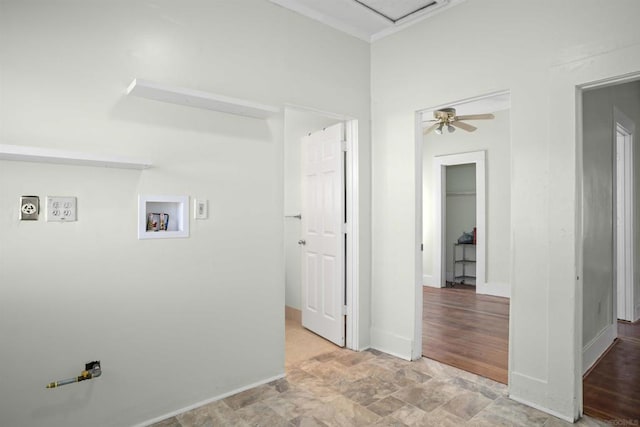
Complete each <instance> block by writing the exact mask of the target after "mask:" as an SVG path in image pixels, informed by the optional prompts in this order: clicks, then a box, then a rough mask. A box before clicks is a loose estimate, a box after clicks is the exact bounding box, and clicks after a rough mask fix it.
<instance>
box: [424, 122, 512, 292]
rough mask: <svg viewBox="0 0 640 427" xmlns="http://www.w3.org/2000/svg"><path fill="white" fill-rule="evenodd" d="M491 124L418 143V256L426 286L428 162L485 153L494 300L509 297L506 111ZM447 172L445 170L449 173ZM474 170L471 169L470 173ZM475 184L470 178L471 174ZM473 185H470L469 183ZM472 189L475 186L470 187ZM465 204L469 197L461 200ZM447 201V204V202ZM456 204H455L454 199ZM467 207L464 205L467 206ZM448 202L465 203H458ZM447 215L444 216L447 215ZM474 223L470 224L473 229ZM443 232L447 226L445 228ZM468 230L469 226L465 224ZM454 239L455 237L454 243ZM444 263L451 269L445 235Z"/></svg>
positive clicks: (429, 261) (430, 248)
mask: <svg viewBox="0 0 640 427" xmlns="http://www.w3.org/2000/svg"><path fill="white" fill-rule="evenodd" d="M493 114H494V115H495V119H493V120H483V121H477V122H473V124H474V126H477V127H478V130H476V131H475V132H473V133H468V132H464V131H461V130H458V131H456V132H454V133H447V132H445V133H443V134H442V135H438V134H435V133H433V132H432V133H428V134H427V135H426V136H425V137H424V140H423V145H422V150H423V151H422V152H423V163H422V167H423V175H422V191H423V193H422V194H423V198H422V206H423V209H422V215H423V222H422V234H423V239H424V243H425V249H426V250H425V251H424V252H423V266H422V268H423V276H424V280H425V283H427V282H428V280H429V279H430V278H431V277H432V275H433V268H434V266H433V256H434V251H435V250H436V249H435V248H434V243H433V227H434V219H433V211H434V207H433V206H434V201H433V198H434V195H433V184H432V182H433V158H434V157H435V156H442V155H448V154H455V153H464V152H470V151H481V150H484V151H486V153H487V163H486V170H487V172H486V179H487V181H486V191H487V194H486V203H487V234H486V235H487V246H486V248H487V258H486V259H487V262H486V263H487V265H486V276H485V277H486V279H485V280H486V283H487V284H488V286H487V289H490V290H492V291H493V292H494V293H495V294H496V295H499V296H509V294H510V285H509V283H510V281H509V266H510V264H511V263H510V260H511V250H510V245H511V238H510V231H509V224H510V222H511V214H510V213H511V158H510V139H509V138H510V137H509V129H510V122H509V110H503V111H495V112H493ZM448 169H449V168H447V170H448ZM473 169H474V170H475V167H474V168H473ZM474 179H475V175H474ZM474 182H475V181H474ZM474 185H475V184H474ZM466 198H467V199H469V197H466ZM448 199H449V198H447V203H449V200H448ZM455 199H460V196H456V197H455ZM467 202H468V201H467ZM452 203H464V202H462V201H461V200H455V201H452ZM447 215H449V212H447ZM473 223H475V220H474V221H473V222H472V224H473ZM447 228H448V226H447ZM466 231H469V225H466ZM457 237H459V235H458V236H454V240H453V241H455V240H456V239H457ZM447 238H448V240H447V241H446V246H445V247H446V248H447V261H446V264H445V267H446V268H447V269H448V270H447V271H450V270H451V268H452V267H451V254H452V251H453V248H452V247H451V243H453V241H452V240H451V236H447Z"/></svg>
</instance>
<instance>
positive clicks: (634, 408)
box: [582, 322, 640, 425]
mask: <svg viewBox="0 0 640 427" xmlns="http://www.w3.org/2000/svg"><path fill="white" fill-rule="evenodd" d="M582 387H583V407H584V413H585V414H587V415H590V416H592V417H596V418H600V419H603V420H607V421H616V423H615V424H616V425H640V322H636V323H628V322H618V339H617V340H616V342H615V343H614V344H613V346H612V347H611V348H610V349H609V351H608V352H607V353H606V354H605V356H604V357H603V358H602V359H601V360H600V361H599V362H598V363H597V364H596V366H595V367H594V368H593V369H592V370H591V371H590V372H589V373H588V374H587V376H586V377H585V378H584V380H583V382H582Z"/></svg>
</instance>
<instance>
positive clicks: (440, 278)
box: [433, 150, 487, 294]
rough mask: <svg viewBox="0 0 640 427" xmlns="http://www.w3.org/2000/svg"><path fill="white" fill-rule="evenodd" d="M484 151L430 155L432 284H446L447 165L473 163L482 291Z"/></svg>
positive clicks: (479, 288)
mask: <svg viewBox="0 0 640 427" xmlns="http://www.w3.org/2000/svg"><path fill="white" fill-rule="evenodd" d="M485 160H486V151H484V150H483V151H473V152H469V153H461V154H449V155H444V156H437V157H434V158H433V188H434V191H433V194H434V195H433V203H434V211H435V215H434V221H433V227H434V230H433V231H434V239H433V249H434V251H433V255H434V259H433V277H434V283H436V285H437V286H436V287H440V288H444V287H445V286H446V277H445V272H446V266H445V261H446V258H447V257H446V253H447V252H446V251H447V248H446V244H447V242H446V241H445V240H446V239H445V236H446V223H447V218H446V211H447V207H446V206H447V203H446V197H447V169H446V168H447V166H456V165H465V164H471V163H473V164H475V165H476V240H477V245H476V292H477V293H479V294H483V293H486V290H485V287H486V280H485V271H486V248H487V241H486V212H487V210H486V183H485V177H486V172H485Z"/></svg>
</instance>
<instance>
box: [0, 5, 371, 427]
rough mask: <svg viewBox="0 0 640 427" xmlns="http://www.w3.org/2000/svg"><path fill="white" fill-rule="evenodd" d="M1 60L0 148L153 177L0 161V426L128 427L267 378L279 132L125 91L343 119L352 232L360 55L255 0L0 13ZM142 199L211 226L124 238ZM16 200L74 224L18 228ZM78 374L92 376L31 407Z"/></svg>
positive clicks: (276, 291)
mask: <svg viewBox="0 0 640 427" xmlns="http://www.w3.org/2000/svg"><path fill="white" fill-rule="evenodd" d="M0 62H1V66H2V73H1V75H0V91H1V93H2V96H0V121H1V126H0V143H2V144H16V145H29V146H41V147H47V148H61V149H68V150H76V151H83V152H88V153H105V154H113V155H121V156H127V157H140V158H148V159H150V160H152V161H153V163H154V167H153V168H152V169H148V170H144V171H131V170H121V169H107V168H95V167H84V166H65V165H44V164H36V163H23V162H11V161H1V162H0V183H1V184H0V290H1V292H0V293H1V294H2V297H1V298H0V337H2V365H1V366H0V378H2V381H1V383H0V425H3V426H12V427H27V426H28V427H38V426H67V427H81V426H82V427H84V426H126V425H134V424H137V423H143V422H146V421H148V420H151V419H154V418H156V417H159V416H162V415H163V414H167V413H170V412H171V411H175V410H179V409H181V408H184V407H186V406H188V405H191V404H195V403H198V402H202V401H204V400H207V399H211V398H215V397H216V396H220V395H223V394H225V393H228V392H231V391H233V390H237V389H238V388H241V387H245V386H248V385H250V384H253V383H257V382H261V381H265V380H267V379H269V378H272V377H274V376H278V375H281V374H283V372H284V313H283V306H284V302H285V286H284V240H283V235H284V229H283V227H284V226H283V224H284V220H283V215H284V212H283V203H284V199H283V188H284V182H283V181H284V180H283V168H284V164H283V139H284V128H283V115H280V116H276V117H275V118H273V119H270V120H268V121H261V120H256V119H249V118H244V117H238V116H232V115H226V114H222V113H216V112H212V111H207V110H199V109H194V108H188V107H184V106H179V105H172V104H165V103H160V102H155V101H150V100H147V99H142V98H135V97H127V96H126V95H125V89H126V87H127V85H128V84H129V83H130V82H131V81H132V80H133V79H134V78H136V77H140V78H145V79H149V80H151V81H157V82H160V83H167V84H173V85H178V86H184V87H188V88H192V89H198V90H204V91H209V92H213V93H219V94H222V95H227V96H232V97H237V98H246V99H249V100H253V101H256V102H261V103H266V104H271V105H276V106H280V107H282V105H283V104H284V103H285V102H291V103H295V104H299V105H307V106H311V107H315V108H318V109H321V110H325V111H335V112H337V113H341V114H345V115H349V116H353V117H354V118H357V119H359V120H360V123H362V124H364V126H363V127H362V128H361V129H360V142H361V144H360V147H361V149H362V151H361V152H360V155H361V156H362V166H361V169H360V172H361V176H360V183H361V185H362V187H361V190H362V191H361V200H360V202H361V206H360V207H361V212H362V213H363V221H362V222H361V226H362V227H363V228H364V229H368V227H370V222H369V220H368V218H369V210H368V208H367V206H368V204H369V203H370V200H369V194H370V191H369V180H368V174H369V171H370V169H369V167H368V163H369V151H368V147H369V129H368V126H367V124H368V123H369V77H368V76H369V46H368V45H367V44H366V43H364V42H362V41H359V40H357V39H355V38H352V37H349V36H346V35H344V34H342V33H339V32H337V31H335V30H332V29H330V28H327V27H325V26H322V25H321V24H317V23H315V22H313V21H311V20H308V19H306V18H302V17H300V16H298V15H296V14H295V13H292V12H289V11H287V10H285V9H283V8H280V7H277V6H275V5H272V4H270V3H269V2H266V1H261V0H244V1H233V0H221V1H215V2H211V1H204V0H189V1H186V2H174V1H169V0H158V1H153V2H141V1H133V2H131V1H122V0H117V1H109V2H94V1H91V2H87V1H80V0H77V1H64V2H62V1H59V2H50V1H34V0H26V1H23V0H20V1H10V0H3V1H2V2H1V3H0ZM338 65H339V66H338ZM140 193H142V194H168V195H173V194H176V195H189V196H191V197H192V198H193V197H198V198H202V199H207V200H209V219H208V220H198V221H196V220H193V219H192V220H191V236H190V237H189V238H188V239H171V240H143V241H139V240H137V237H136V224H137V219H136V215H137V196H138V194H140ZM24 194H28V195H32V194H35V195H39V196H40V197H41V200H43V198H44V197H45V196H46V195H63V196H65V195H68V196H76V197H77V198H78V221H77V222H74V223H66V224H63V223H47V222H45V221H44V219H41V220H39V221H37V222H28V223H27V222H19V221H18V220H17V218H18V210H17V208H18V198H19V196H20V195H24ZM368 241H369V238H368V236H364V237H363V240H362V241H361V246H362V248H363V258H362V259H361V264H360V266H361V269H362V271H361V278H362V279H363V283H364V284H365V286H368V281H369V274H368V273H367V271H368V270H369V269H370V264H369V261H368V258H367V256H368V254H369V253H370V248H369V246H368ZM363 292H364V293H365V295H366V294H368V290H365V291H363ZM364 305H365V306H368V301H366V302H365V303H364ZM366 316H367V317H366V318H365V319H364V320H366V319H368V311H367V312H366ZM362 323H364V324H365V326H364V327H366V328H367V329H368V324H366V323H365V322H364V321H363V322H362ZM363 339H364V340H368V336H366V337H364V338H363ZM257 349H259V351H258V353H259V356H256V354H257V353H256V352H257ZM93 359H100V360H101V361H102V364H103V374H102V377H100V378H98V379H95V380H91V381H86V382H83V383H81V384H75V385H69V386H65V387H63V388H60V389H56V390H45V385H46V384H47V383H48V382H49V381H52V380H56V379H61V378H66V377H70V376H74V375H78V373H79V372H80V370H81V368H83V367H84V363H85V362H87V361H89V360H93Z"/></svg>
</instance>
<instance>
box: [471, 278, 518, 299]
mask: <svg viewBox="0 0 640 427" xmlns="http://www.w3.org/2000/svg"><path fill="white" fill-rule="evenodd" d="M476 293H478V294H482V295H491V296H494V297H503V298H511V285H510V284H508V283H501V282H486V283H485V284H484V286H482V287H480V288H476Z"/></svg>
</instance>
